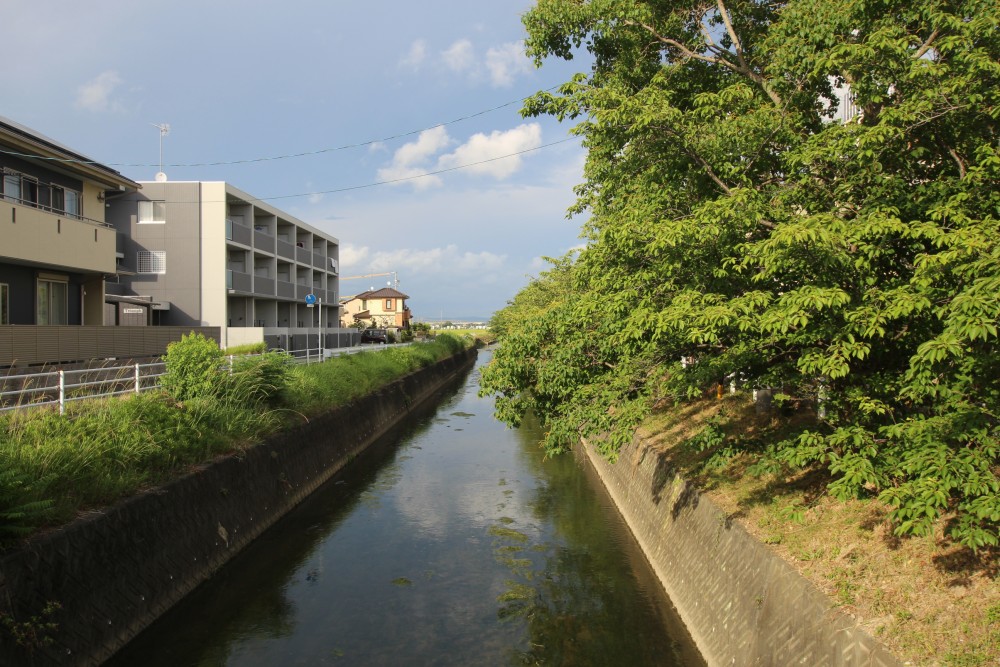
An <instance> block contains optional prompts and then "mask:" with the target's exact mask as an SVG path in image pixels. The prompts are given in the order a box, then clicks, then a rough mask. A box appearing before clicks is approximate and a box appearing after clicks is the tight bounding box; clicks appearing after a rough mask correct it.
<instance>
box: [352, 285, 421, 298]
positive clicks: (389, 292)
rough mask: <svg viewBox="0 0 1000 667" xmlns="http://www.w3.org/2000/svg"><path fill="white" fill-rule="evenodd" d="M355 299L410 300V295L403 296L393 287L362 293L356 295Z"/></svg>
mask: <svg viewBox="0 0 1000 667" xmlns="http://www.w3.org/2000/svg"><path fill="white" fill-rule="evenodd" d="M354 298H355V299H409V298H410V297H409V295H407V294H403V293H402V292H400V291H399V290H394V289H392V288H391V287H383V288H382V289H378V290H374V291H368V292H362V293H361V294H356V295H355V296H354Z"/></svg>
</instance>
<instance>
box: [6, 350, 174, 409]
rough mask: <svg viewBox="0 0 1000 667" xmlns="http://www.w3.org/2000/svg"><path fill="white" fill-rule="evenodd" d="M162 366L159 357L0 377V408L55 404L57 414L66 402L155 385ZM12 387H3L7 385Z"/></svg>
mask: <svg viewBox="0 0 1000 667" xmlns="http://www.w3.org/2000/svg"><path fill="white" fill-rule="evenodd" d="M165 370H166V365H165V364H164V363H163V362H162V361H157V362H153V363H147V364H129V365H127V366H103V367H100V368H83V369H77V370H58V371H48V372H43V373H28V374H24V375H6V376H3V377H2V378H0V388H3V391H0V412H3V411H6V410H16V409H18V408H34V407H41V406H45V405H58V406H59V414H63V413H64V412H65V411H66V404H67V403H69V402H71V401H81V400H84V399H93V398H106V397H109V396H121V395H123V394H133V393H134V394H138V393H140V392H143V391H149V390H150V389H159V387H160V382H159V378H161V377H162V376H163V375H164V373H165ZM18 384H19V385H20V386H19V387H18V388H16V389H12V390H11V389H7V387H9V386H11V385H18Z"/></svg>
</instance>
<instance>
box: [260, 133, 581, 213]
mask: <svg viewBox="0 0 1000 667" xmlns="http://www.w3.org/2000/svg"><path fill="white" fill-rule="evenodd" d="M574 139H576V137H566V138H565V139H560V140H559V141H552V142H550V143H547V144H542V145H541V146H535V147H534V148H526V149H524V150H523V151H517V152H516V153H508V154H507V155H498V156H497V157H491V158H487V159H485V160H479V161H478V162H470V163H468V164H460V165H457V166H455V167H448V168H447V169H439V170H437V171H428V172H425V173H423V174H415V175H413V176H402V177H400V178H393V179H390V180H387V181H376V182H374V183H366V184H364V185H351V186H348V187H346V188H336V189H334V190H318V191H316V192H302V193H299V194H294V195H277V196H274V197H255V198H253V201H273V200H275V199H293V198H297V197H311V196H313V195H330V194H336V193H338V192H349V191H351V190H363V189H365V188H374V187H377V186H379V185H392V184H394V183H403V182H405V181H413V180H416V179H418V178H426V177H428V176H437V175H438V174H446V173H448V172H450V171H458V170H460V169H468V168H469V167H475V166H478V165H481V164H487V163H489V162H496V161H497V160H503V159H506V158H509V157H516V156H518V155H524V154H525V153H533V152H535V151H540V150H542V149H543V148H549V147H550V146H556V145H558V144H564V143H566V142H567V141H573V140H574Z"/></svg>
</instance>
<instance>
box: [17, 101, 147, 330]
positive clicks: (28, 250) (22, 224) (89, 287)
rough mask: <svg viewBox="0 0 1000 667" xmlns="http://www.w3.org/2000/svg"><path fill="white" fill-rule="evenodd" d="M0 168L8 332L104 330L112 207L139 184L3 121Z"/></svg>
mask: <svg viewBox="0 0 1000 667" xmlns="http://www.w3.org/2000/svg"><path fill="white" fill-rule="evenodd" d="M0 168H2V171H3V180H2V183H0V325H8V324H11V325H13V324H17V325H71V324H72V325H84V324H90V325H101V324H103V323H104V296H105V292H104V276H105V275H107V274H114V273H115V264H116V251H117V245H116V241H117V239H116V236H117V235H116V233H115V229H114V228H113V227H112V226H111V225H109V224H108V223H107V222H106V220H105V203H106V202H107V201H108V200H109V199H111V198H113V197H116V196H120V195H121V194H125V193H134V192H136V191H137V190H138V189H139V184H138V183H136V182H134V181H132V180H130V179H128V178H126V177H124V176H122V175H121V174H120V173H118V172H117V171H115V170H114V169H111V168H110V167H106V166H104V165H102V164H99V163H97V162H95V161H93V160H91V159H90V158H87V157H85V156H83V155H81V154H79V153H77V152H76V151H73V150H71V149H69V148H66V147H65V146H63V145H61V144H58V143H56V142H55V141H53V140H52V139H49V138H48V137H45V136H43V135H41V134H39V133H38V132H35V131H34V130H31V129H29V128H27V127H24V126H23V125H20V124H18V123H16V122H14V121H12V120H9V119H7V118H3V117H0Z"/></svg>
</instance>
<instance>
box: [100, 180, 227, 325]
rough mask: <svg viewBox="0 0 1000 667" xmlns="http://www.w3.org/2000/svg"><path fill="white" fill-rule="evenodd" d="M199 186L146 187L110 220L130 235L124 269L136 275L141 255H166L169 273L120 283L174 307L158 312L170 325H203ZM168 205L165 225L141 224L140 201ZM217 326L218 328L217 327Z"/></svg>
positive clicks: (118, 202)
mask: <svg viewBox="0 0 1000 667" xmlns="http://www.w3.org/2000/svg"><path fill="white" fill-rule="evenodd" d="M199 191H200V184H199V183H180V182H178V183H144V184H143V187H142V190H141V191H140V192H138V193H135V194H131V195H126V196H124V197H121V198H116V199H115V200H114V201H113V203H112V206H111V208H110V212H109V221H110V222H111V223H112V224H114V225H115V227H116V228H117V229H118V230H119V231H121V232H124V233H125V236H126V238H125V248H124V255H125V259H124V266H125V267H126V268H127V269H129V270H130V271H137V270H138V268H139V266H138V256H139V252H140V251H163V252H165V253H166V272H165V273H163V274H138V273H137V274H136V275H134V276H125V277H123V278H122V279H121V280H122V282H123V283H124V284H126V286H127V287H128V288H129V289H131V291H132V292H133V293H134V294H137V295H140V296H149V297H152V299H153V301H162V302H169V303H170V308H169V310H165V311H161V312H160V313H159V323H160V324H162V325H166V326H202V325H203V324H204V318H203V317H202V302H201V294H202V290H201V261H200V253H201V250H200V248H201V229H200V227H201V204H200V192H199ZM160 200H162V201H166V202H167V204H166V210H167V213H166V218H167V220H166V222H165V223H163V224H155V223H143V224H140V223H139V222H138V217H139V215H138V211H139V202H140V201H160ZM216 326H217V325H216Z"/></svg>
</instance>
